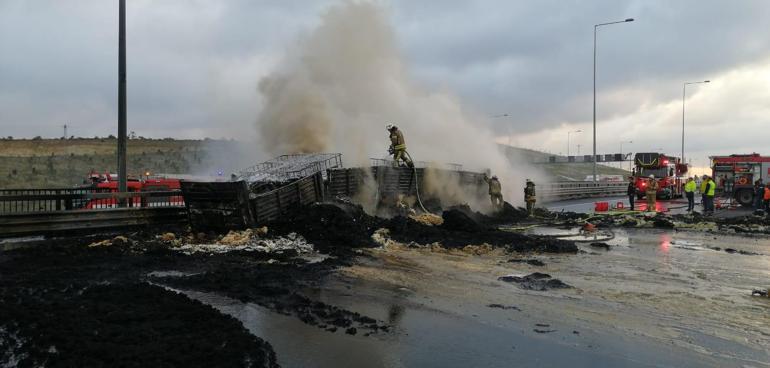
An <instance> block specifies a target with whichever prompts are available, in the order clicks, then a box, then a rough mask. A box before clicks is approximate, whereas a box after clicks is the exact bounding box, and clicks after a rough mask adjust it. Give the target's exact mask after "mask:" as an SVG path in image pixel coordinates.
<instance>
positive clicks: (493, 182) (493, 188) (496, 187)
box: [487, 179, 503, 195]
mask: <svg viewBox="0 0 770 368" xmlns="http://www.w3.org/2000/svg"><path fill="white" fill-rule="evenodd" d="M487 182H488V183H489V194H490V195H497V194H502V193H503V188H502V185H500V180H497V179H489V180H488V181H487Z"/></svg>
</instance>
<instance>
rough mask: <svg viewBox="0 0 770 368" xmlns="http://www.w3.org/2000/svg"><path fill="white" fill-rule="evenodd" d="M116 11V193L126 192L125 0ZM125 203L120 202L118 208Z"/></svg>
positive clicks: (122, 0) (123, 201) (121, 1)
mask: <svg viewBox="0 0 770 368" xmlns="http://www.w3.org/2000/svg"><path fill="white" fill-rule="evenodd" d="M119 6H120V9H119V10H118V191H119V192H121V193H125V192H127V191H128V188H127V184H126V181H127V178H126V125H127V119H126V0H120V3H119ZM125 206H126V201H125V200H124V199H123V200H120V207H125Z"/></svg>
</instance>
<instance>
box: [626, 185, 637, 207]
mask: <svg viewBox="0 0 770 368" xmlns="http://www.w3.org/2000/svg"><path fill="white" fill-rule="evenodd" d="M626 194H628V204H629V208H631V211H633V210H634V200H636V181H635V180H634V177H633V176H629V177H628V188H627V190H626Z"/></svg>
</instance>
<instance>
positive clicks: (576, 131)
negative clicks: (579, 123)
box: [567, 129, 583, 157]
mask: <svg viewBox="0 0 770 368" xmlns="http://www.w3.org/2000/svg"><path fill="white" fill-rule="evenodd" d="M582 132H583V131H582V130H580V129H578V130H570V131H569V132H567V157H569V135H570V134H572V133H582Z"/></svg>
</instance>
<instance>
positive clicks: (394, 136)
mask: <svg viewBox="0 0 770 368" xmlns="http://www.w3.org/2000/svg"><path fill="white" fill-rule="evenodd" d="M385 129H387V130H388V132H390V148H388V153H390V154H392V155H393V161H394V164H395V165H396V166H398V165H399V161H404V163H406V166H408V167H410V168H413V167H414V163H412V160H411V159H409V155H408V154H407V153H406V141H405V140H404V133H401V131H400V130H399V129H398V127H397V126H395V125H393V124H388V125H387V126H386V127H385Z"/></svg>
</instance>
